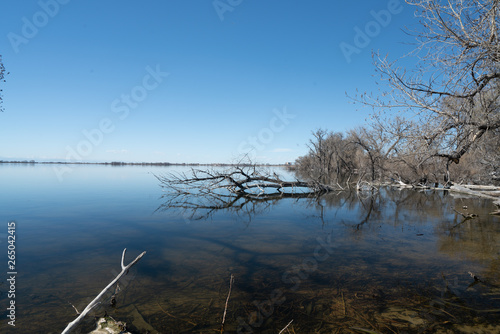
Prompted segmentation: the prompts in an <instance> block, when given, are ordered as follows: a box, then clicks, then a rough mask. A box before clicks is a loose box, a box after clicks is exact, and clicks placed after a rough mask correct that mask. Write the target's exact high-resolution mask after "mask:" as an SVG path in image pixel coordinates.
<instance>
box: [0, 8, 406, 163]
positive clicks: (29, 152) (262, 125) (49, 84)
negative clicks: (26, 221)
mask: <svg viewBox="0 0 500 334" xmlns="http://www.w3.org/2000/svg"><path fill="white" fill-rule="evenodd" d="M1 9H2V10H1V11H0V32H1V34H0V54H1V55H2V56H3V62H4V65H5V67H6V69H7V71H9V72H10V74H9V75H8V76H7V77H6V79H7V82H6V83H1V85H2V86H1V87H2V88H3V97H4V105H3V106H4V108H5V112H3V113H0V159H18V158H23V159H35V160H65V159H73V160H82V161H127V162H136V161H149V162H156V161H168V162H190V163H193V162H200V163H210V162H234V161H236V160H237V159H238V158H239V157H240V156H241V155H242V154H245V153H247V154H249V155H250V156H251V157H252V158H253V159H254V160H255V161H257V162H261V163H283V162H286V161H294V160H295V159H296V158H297V157H299V156H301V155H304V154H306V153H307V147H306V143H307V142H308V140H309V139H310V138H311V132H312V131H313V130H315V129H318V128H327V129H329V130H332V131H344V130H347V129H350V128H353V127H356V126H359V125H362V124H363V122H364V120H365V118H366V117H367V116H368V113H369V111H370V110H369V109H363V110H357V109H358V108H359V106H357V105H353V104H351V103H350V102H349V99H348V98H346V96H345V93H346V92H348V93H351V94H353V95H354V94H355V91H356V89H358V90H359V91H375V90H376V89H377V87H376V85H375V78H374V77H373V75H374V70H373V65H372V59H371V52H372V50H381V51H382V52H383V53H389V54H390V56H391V57H393V58H396V57H398V56H400V55H402V54H403V53H404V52H405V50H407V47H408V46H405V45H404V44H403V42H408V41H409V37H408V36H406V35H405V34H404V33H403V32H402V31H401V29H402V28H403V27H404V26H405V25H410V26H411V25H412V24H414V23H416V20H415V19H414V17H413V8H411V7H408V6H407V5H406V4H404V2H403V1H402V0H401V1H399V0H389V1H386V0H384V1H374V0H371V1H370V0H362V1H361V0H360V1H331V0H330V1H326V0H318V1H314V2H307V1H305V0H304V1H284V0H276V1H264V0H260V1H257V0H253V1H249V0H216V1H212V0H206V1H199V0H198V1H194V0H182V1H181V0H176V1H173V0H163V1H160V0H157V1H142V2H139V1H128V0H121V1H94V0H88V1H78V0H71V1H70V0H40V1H28V0H24V1H7V0H1ZM359 31H362V32H363V33H362V34H364V35H365V38H363V37H360V36H359V35H360V34H359ZM351 47H352V48H351ZM346 50H347V51H346ZM353 50H354V51H353Z"/></svg>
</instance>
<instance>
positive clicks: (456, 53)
mask: <svg viewBox="0 0 500 334" xmlns="http://www.w3.org/2000/svg"><path fill="white" fill-rule="evenodd" d="M406 2H407V3H408V4H409V5H412V6H414V7H415V8H416V11H415V14H416V16H417V17H418V18H419V20H420V29H418V30H416V31H408V33H409V34H410V35H412V36H414V37H415V38H416V42H417V47H416V49H415V50H414V52H413V53H412V54H410V55H411V56H414V58H412V59H419V61H418V62H417V63H416V65H415V67H414V68H413V69H411V70H407V69H405V67H404V66H401V65H400V62H402V61H406V60H407V58H406V57H405V58H402V59H400V60H399V61H390V60H389V59H388V57H387V56H385V57H383V56H381V55H380V54H375V56H374V58H375V64H376V69H377V71H378V73H379V74H380V76H381V79H382V80H383V81H386V82H387V83H388V86H389V89H388V90H387V91H385V92H383V94H382V95H380V96H374V95H370V94H362V95H361V96H358V98H357V100H360V101H362V102H363V103H365V104H367V105H370V106H372V107H374V108H376V110H377V111H378V115H379V116H380V115H382V114H383V113H384V112H389V114H390V116H389V118H390V117H391V116H393V115H394V114H393V113H392V112H395V111H397V115H398V117H399V119H400V120H402V121H403V122H404V123H405V127H404V128H405V131H404V133H402V134H403V135H404V137H405V138H406V140H408V141H418V142H419V143H420V145H419V147H418V150H417V151H416V153H417V154H420V155H422V156H424V155H425V156H427V157H433V158H434V157H438V158H442V159H444V163H445V165H446V168H447V169H448V167H449V165H450V163H455V164H458V163H459V162H460V160H461V158H462V157H463V156H464V155H465V154H466V153H468V152H470V151H471V150H472V149H474V147H475V146H477V145H479V144H480V143H481V140H482V139H483V138H484V137H485V135H486V134H488V133H491V132H493V131H495V130H497V129H499V128H500V112H499V103H500V100H499V97H500V84H499V83H500V81H499V80H500V69H499V59H500V44H499V38H500V36H499V35H498V25H499V20H498V17H499V14H500V12H499V1H498V0H485V1H476V0H443V1H436V0H407V1H406ZM424 160H425V159H424Z"/></svg>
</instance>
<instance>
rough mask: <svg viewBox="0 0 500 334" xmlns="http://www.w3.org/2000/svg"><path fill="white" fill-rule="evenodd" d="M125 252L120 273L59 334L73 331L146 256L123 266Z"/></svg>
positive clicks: (140, 256) (139, 256)
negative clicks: (107, 292) (104, 296)
mask: <svg viewBox="0 0 500 334" xmlns="http://www.w3.org/2000/svg"><path fill="white" fill-rule="evenodd" d="M126 251H127V249H126V248H125V249H124V250H123V253H122V260H121V267H122V271H121V272H120V273H119V274H118V275H117V276H116V277H115V279H113V280H112V281H111V282H110V283H109V284H108V285H107V286H106V287H105V288H104V289H103V290H102V291H101V292H100V293H99V294H98V295H97V297H95V298H94V300H92V301H91V302H90V303H89V304H88V305H87V307H85V309H84V310H83V311H82V312H81V313H80V315H79V316H78V317H77V318H76V319H75V320H73V321H72V322H70V323H69V324H68V326H66V328H65V329H64V330H63V331H62V333H61V334H66V333H70V331H71V329H73V328H74V327H75V326H76V325H77V324H78V323H79V322H80V321H81V320H82V319H83V318H84V317H85V316H86V315H87V313H89V312H90V311H91V310H92V309H93V308H94V307H96V306H97V305H99V300H100V299H101V297H102V296H103V295H104V294H105V293H106V291H108V290H109V289H110V288H111V287H112V286H113V285H114V284H115V283H116V282H118V281H119V280H120V278H121V277H122V276H123V275H125V274H126V273H127V272H128V270H129V269H130V268H131V267H132V266H133V265H134V264H136V263H137V262H138V261H139V260H140V259H141V258H142V257H143V256H144V254H146V252H142V253H141V254H139V255H138V256H137V257H136V258H135V260H134V261H132V262H130V263H129V264H128V265H125V264H124V262H123V261H124V260H125V252H126ZM77 313H78V312H77Z"/></svg>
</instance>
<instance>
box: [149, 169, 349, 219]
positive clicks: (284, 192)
mask: <svg viewBox="0 0 500 334" xmlns="http://www.w3.org/2000/svg"><path fill="white" fill-rule="evenodd" d="M155 177H156V178H157V179H158V180H159V181H160V186H161V187H162V188H163V189H164V191H165V193H164V195H163V196H162V198H163V199H164V200H165V202H164V203H163V204H162V205H161V206H160V207H159V208H158V209H157V210H158V211H163V210H168V209H171V208H176V209H180V210H183V211H185V212H189V213H188V214H187V215H185V217H188V218H189V219H193V218H194V219H198V218H207V217H209V216H210V215H211V214H212V213H214V212H216V211H219V210H228V211H233V212H236V213H238V214H239V213H244V214H247V215H249V216H253V215H254V214H255V213H256V212H259V211H261V210H265V209H266V208H267V207H269V206H270V205H272V204H273V203H275V202H276V201H278V200H282V199H285V198H295V199H301V198H305V199H317V198H319V197H320V196H321V195H324V194H327V193H330V192H334V191H343V190H344V189H343V188H341V187H340V186H336V187H335V186H330V185H326V184H322V183H320V182H316V181H301V180H298V179H295V180H293V181H290V180H285V178H283V177H282V176H280V175H278V174H277V173H276V172H274V171H268V170H266V169H264V168H262V167H258V166H255V165H241V166H235V167H233V168H232V169H229V170H224V169H210V170H201V169H191V170H190V172H188V173H169V174H165V175H155Z"/></svg>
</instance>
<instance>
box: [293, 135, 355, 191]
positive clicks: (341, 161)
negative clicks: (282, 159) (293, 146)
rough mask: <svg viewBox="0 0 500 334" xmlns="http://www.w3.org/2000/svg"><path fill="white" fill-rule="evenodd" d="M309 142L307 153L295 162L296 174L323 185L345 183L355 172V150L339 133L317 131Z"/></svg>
mask: <svg viewBox="0 0 500 334" xmlns="http://www.w3.org/2000/svg"><path fill="white" fill-rule="evenodd" d="M313 137H314V138H313V139H311V140H310V141H309V144H308V147H309V153H308V154H307V155H306V156H303V157H300V158H298V159H297V161H296V167H297V172H298V174H299V175H300V176H301V177H303V178H305V179H308V180H313V181H316V182H319V183H323V184H335V185H337V187H338V185H339V184H340V183H345V182H346V180H348V179H349V177H350V176H351V175H352V174H353V173H354V172H355V170H356V168H357V167H356V163H355V159H354V158H355V156H356V150H357V148H356V147H354V146H353V145H352V143H351V142H350V141H348V140H346V138H345V135H344V134H343V133H340V132H335V133H333V132H328V131H327V130H323V129H319V130H316V131H315V132H313Z"/></svg>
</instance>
